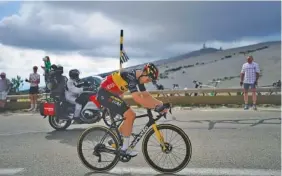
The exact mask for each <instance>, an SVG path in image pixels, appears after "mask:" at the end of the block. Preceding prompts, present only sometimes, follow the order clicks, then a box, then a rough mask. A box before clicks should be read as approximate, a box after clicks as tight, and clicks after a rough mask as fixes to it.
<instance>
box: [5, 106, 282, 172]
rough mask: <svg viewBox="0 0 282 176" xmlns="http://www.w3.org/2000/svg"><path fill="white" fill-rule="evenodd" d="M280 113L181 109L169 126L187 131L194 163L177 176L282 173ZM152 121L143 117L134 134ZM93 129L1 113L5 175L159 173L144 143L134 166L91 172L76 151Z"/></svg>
mask: <svg viewBox="0 0 282 176" xmlns="http://www.w3.org/2000/svg"><path fill="white" fill-rule="evenodd" d="M140 112H141V111H138V113H140ZM280 113H281V112H279V111H258V112H255V111H252V110H249V111H244V110H228V109H226V110H208V111H200V110H192V111H190V110H181V111H180V110H178V111H177V110H176V111H175V112H174V116H175V117H176V118H177V121H170V122H166V123H173V124H175V125H178V126H179V127H181V128H182V129H184V130H185V132H186V133H187V134H188V136H189V138H190V140H191V142H192V147H193V148H192V158H191V160H190V163H189V164H188V166H187V167H186V168H185V169H184V170H182V171H181V172H179V173H178V174H176V175H236V176H237V175H275V176H276V175H281V174H280V172H281V160H280V157H281V146H280V144H281V141H280V139H281V126H280V124H281V115H280ZM168 119H171V116H169V117H168ZM146 120H147V119H146V118H145V119H138V120H137V121H136V126H135V128H134V131H138V130H140V129H141V128H142V127H143V126H142V124H144V123H145V122H146ZM162 123H165V122H162ZM99 124H102V123H99ZM88 126H89V125H72V126H71V127H70V128H69V129H68V130H67V131H64V132H56V131H54V130H53V129H52V128H51V127H50V126H49V124H48V121H47V119H42V117H41V116H39V115H38V114H32V113H25V114H20V113H16V114H12V113H7V114H2V115H1V114H0V175H18V176H20V175H21V176H22V175H24V176H66V175H69V176H100V175H101V176H102V175H105V176H106V175H107V176H112V175H113V176H114V175H127V176H131V175H132V176H133V175H134V176H135V175H140V176H151V175H159V173H157V172H156V171H154V170H152V169H151V168H150V166H149V165H148V164H147V163H146V162H145V160H144V158H143V155H142V152H141V150H140V148H141V146H140V144H141V143H140V144H138V146H137V149H138V150H139V151H140V153H139V155H138V156H137V157H135V158H133V159H132V160H131V161H130V162H129V163H121V162H119V163H118V164H117V166H116V167H115V168H114V169H113V170H111V171H110V172H108V173H103V174H99V173H93V172H91V171H90V170H89V169H87V168H86V167H85V166H84V165H83V164H82V163H81V161H80V160H79V158H78V155H77V151H76V145H77V139H78V137H79V135H80V134H81V133H82V131H83V130H84V129H86V128H87V127H88Z"/></svg>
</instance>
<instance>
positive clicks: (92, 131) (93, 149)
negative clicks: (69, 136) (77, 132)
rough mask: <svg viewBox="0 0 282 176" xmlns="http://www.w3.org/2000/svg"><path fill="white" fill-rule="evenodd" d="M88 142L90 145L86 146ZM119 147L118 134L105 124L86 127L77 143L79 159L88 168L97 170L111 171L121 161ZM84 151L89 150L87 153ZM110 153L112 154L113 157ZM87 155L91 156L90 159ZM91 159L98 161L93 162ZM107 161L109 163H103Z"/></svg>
mask: <svg viewBox="0 0 282 176" xmlns="http://www.w3.org/2000/svg"><path fill="white" fill-rule="evenodd" d="M87 138H88V140H87ZM97 138H98V139H97ZM95 139H96V141H95ZM110 141H111V143H110ZM86 143H88V147H84V144H86ZM89 144H90V145H89ZM118 148H119V142H118V139H117V137H116V135H115V134H114V133H113V132H112V131H111V130H110V129H109V128H106V127H104V126H94V127H90V128H88V129H86V130H85V131H84V132H83V133H82V134H81V136H80V137H79V140H78V144H77V152H78V156H79V159H80V160H81V161H82V163H83V164H84V165H85V166H86V167H87V168H89V169H91V170H94V171H97V172H104V171H109V170H111V169H112V168H114V167H115V166H116V164H117V163H118V161H119V153H118ZM84 151H87V154H84ZM109 155H110V156H112V159H110V158H111V157H110V156H109ZM86 156H90V158H89V160H88V159H87V158H86ZM90 160H91V161H96V162H95V163H94V162H93V163H92V162H91V161H90ZM105 163H108V164H107V165H103V164H105Z"/></svg>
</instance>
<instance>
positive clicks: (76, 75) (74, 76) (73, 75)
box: [69, 69, 80, 80]
mask: <svg viewBox="0 0 282 176" xmlns="http://www.w3.org/2000/svg"><path fill="white" fill-rule="evenodd" d="M79 75H80V72H79V70H77V69H72V70H70V71H69V77H70V79H74V80H78V79H79Z"/></svg>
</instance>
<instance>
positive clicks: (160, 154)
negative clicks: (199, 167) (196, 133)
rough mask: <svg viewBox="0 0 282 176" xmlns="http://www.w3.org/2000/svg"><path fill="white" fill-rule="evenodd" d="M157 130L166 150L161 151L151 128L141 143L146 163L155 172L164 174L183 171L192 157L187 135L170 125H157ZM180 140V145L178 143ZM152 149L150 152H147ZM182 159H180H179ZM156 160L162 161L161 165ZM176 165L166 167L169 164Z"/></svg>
mask: <svg viewBox="0 0 282 176" xmlns="http://www.w3.org/2000/svg"><path fill="white" fill-rule="evenodd" d="M157 129H158V130H159V132H160V133H161V135H162V137H163V138H164V143H165V146H166V150H163V149H162V146H161V144H160V143H159V142H158V140H157V138H156V137H155V136H154V130H153V128H151V129H150V130H149V131H148V132H147V134H146V136H145V137H144V140H143V143H142V152H143V155H144V158H145V160H146V162H147V163H148V164H149V165H150V166H151V167H152V168H153V169H154V170H156V171H158V172H160V173H164V174H173V173H176V172H179V171H181V170H182V169H184V168H185V167H186V166H187V164H188V163H189V161H190V159H191V155H192V145H191V142H190V139H189V137H188V136H187V134H186V133H185V132H184V131H183V130H182V129H181V128H179V127H177V126H175V125H171V124H160V125H157ZM181 140H182V143H180V144H179V143H178V142H180V141H181ZM149 149H152V152H151V153H150V152H149ZM181 158H182V159H181ZM158 159H164V160H165V162H164V163H163V164H161V163H160V161H155V160H158ZM173 162H176V164H175V165H174V166H172V167H167V165H169V164H173Z"/></svg>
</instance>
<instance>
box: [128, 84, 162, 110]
mask: <svg viewBox="0 0 282 176" xmlns="http://www.w3.org/2000/svg"><path fill="white" fill-rule="evenodd" d="M138 87H139V90H140V92H139V91H138V89H137V85H135V86H129V91H130V92H131V96H132V98H133V100H134V101H135V102H136V103H138V104H140V105H142V106H143V107H145V108H149V109H154V108H155V107H156V105H158V104H160V102H156V101H152V100H151V98H150V96H143V92H146V88H145V86H144V85H143V86H142V85H138Z"/></svg>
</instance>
